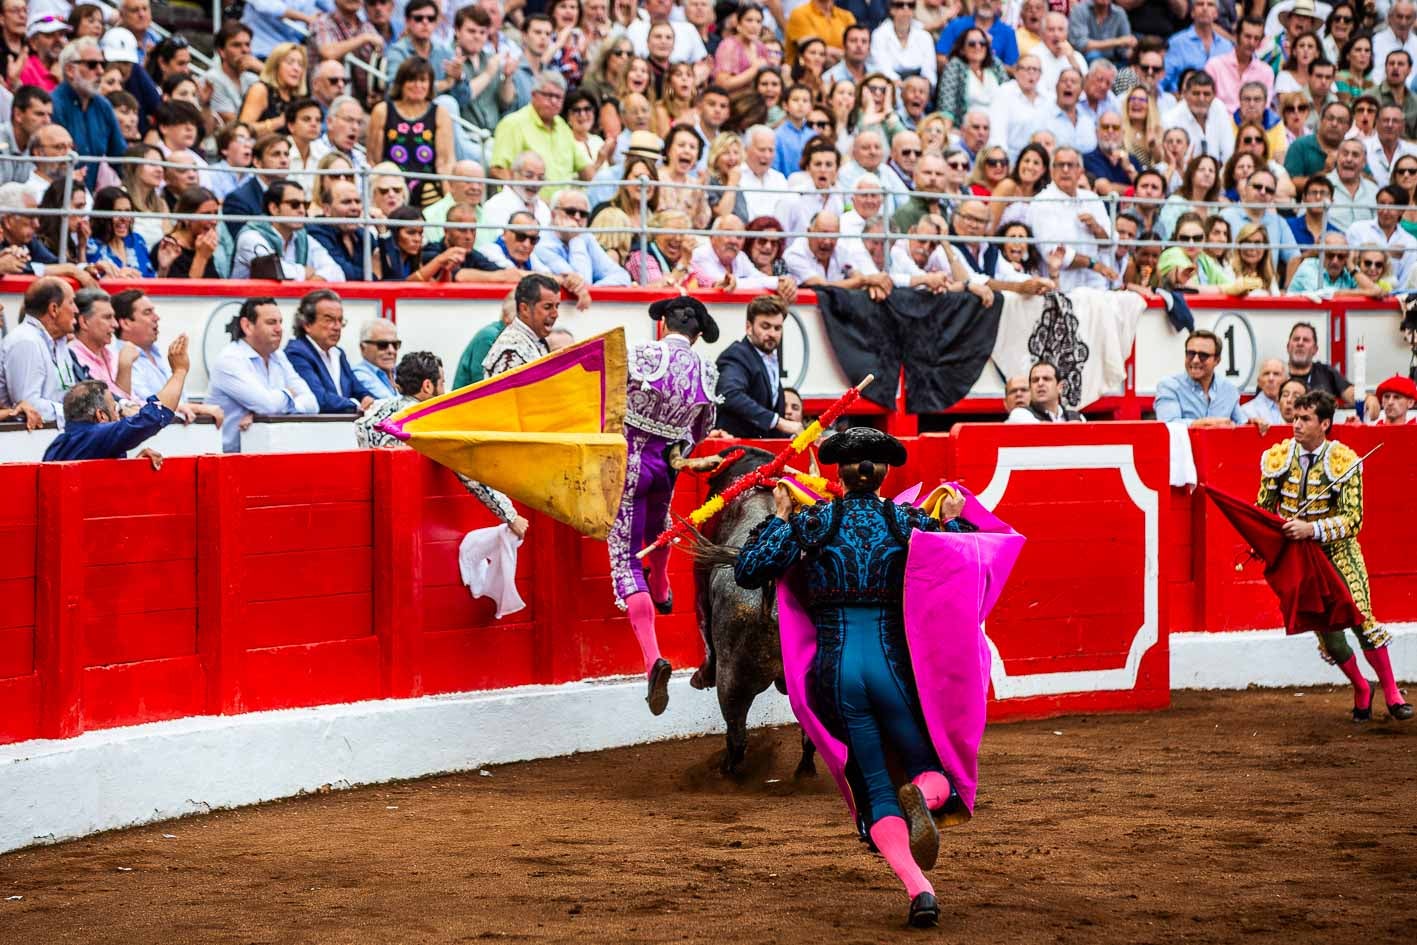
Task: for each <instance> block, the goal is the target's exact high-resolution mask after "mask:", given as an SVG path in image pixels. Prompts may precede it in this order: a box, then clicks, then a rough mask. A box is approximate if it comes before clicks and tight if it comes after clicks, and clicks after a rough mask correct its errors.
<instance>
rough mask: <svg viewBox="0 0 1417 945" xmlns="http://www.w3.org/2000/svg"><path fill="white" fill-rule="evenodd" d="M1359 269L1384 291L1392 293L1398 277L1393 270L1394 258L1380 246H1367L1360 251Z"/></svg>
mask: <svg viewBox="0 0 1417 945" xmlns="http://www.w3.org/2000/svg"><path fill="white" fill-rule="evenodd" d="M1358 271H1359V272H1361V273H1362V274H1363V275H1365V276H1367V277H1368V278H1369V279H1370V280H1371V281H1372V283H1373V284H1374V285H1375V286H1377V288H1379V289H1381V290H1382V291H1383V292H1384V293H1388V294H1390V293H1391V292H1392V290H1393V289H1394V288H1395V287H1396V283H1397V279H1396V277H1395V276H1394V275H1393V271H1392V259H1391V258H1389V256H1388V254H1387V252H1386V250H1384V249H1383V248H1382V247H1380V246H1365V247H1363V248H1362V249H1360V250H1359V251H1358Z"/></svg>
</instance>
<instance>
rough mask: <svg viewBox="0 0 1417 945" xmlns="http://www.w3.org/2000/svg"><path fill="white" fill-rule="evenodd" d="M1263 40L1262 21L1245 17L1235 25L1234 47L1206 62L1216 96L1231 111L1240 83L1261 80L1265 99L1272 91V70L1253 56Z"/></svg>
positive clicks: (1237, 97) (1206, 69)
mask: <svg viewBox="0 0 1417 945" xmlns="http://www.w3.org/2000/svg"><path fill="white" fill-rule="evenodd" d="M1263 42H1264V21H1263V20H1257V19H1255V18H1254V17H1250V16H1247V17H1244V18H1243V19H1241V20H1240V23H1239V25H1238V26H1237V27H1236V33H1235V48H1234V49H1232V50H1230V52H1227V53H1221V54H1220V55H1219V56H1213V57H1211V59H1210V60H1209V61H1207V62H1206V64H1205V71H1206V72H1207V73H1209V75H1210V77H1211V78H1212V79H1214V80H1215V97H1216V98H1217V99H1219V100H1220V101H1221V102H1222V103H1223V104H1224V105H1225V107H1226V108H1228V109H1230V110H1231V111H1232V112H1233V111H1234V110H1235V109H1237V108H1239V107H1240V86H1242V85H1244V84H1245V83H1246V82H1260V83H1263V84H1264V88H1265V97H1266V100H1268V98H1269V96H1270V95H1272V94H1273V93H1274V73H1273V72H1272V71H1271V70H1270V68H1269V66H1267V65H1265V64H1264V63H1263V62H1261V61H1260V60H1259V57H1257V56H1256V55H1255V53H1256V52H1258V51H1259V48H1260V45H1261V44H1262V43H1263Z"/></svg>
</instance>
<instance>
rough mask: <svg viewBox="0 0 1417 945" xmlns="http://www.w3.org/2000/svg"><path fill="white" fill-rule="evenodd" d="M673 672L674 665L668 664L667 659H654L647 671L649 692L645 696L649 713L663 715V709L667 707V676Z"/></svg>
mask: <svg viewBox="0 0 1417 945" xmlns="http://www.w3.org/2000/svg"><path fill="white" fill-rule="evenodd" d="M673 673H674V667H672V666H670V665H669V660H666V659H657V660H655V661H654V668H652V669H651V670H650V671H649V694H648V695H646V696H645V702H647V703H649V711H650V714H651V715H663V714H664V710H665V709H667V708H669V677H670V676H671V675H673Z"/></svg>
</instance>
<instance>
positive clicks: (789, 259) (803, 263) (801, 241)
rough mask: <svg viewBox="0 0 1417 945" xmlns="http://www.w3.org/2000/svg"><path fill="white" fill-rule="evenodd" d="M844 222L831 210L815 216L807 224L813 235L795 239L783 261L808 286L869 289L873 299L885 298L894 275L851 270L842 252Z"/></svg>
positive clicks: (799, 281) (809, 231)
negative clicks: (840, 236) (854, 272)
mask: <svg viewBox="0 0 1417 945" xmlns="http://www.w3.org/2000/svg"><path fill="white" fill-rule="evenodd" d="M840 226H841V223H840V221H839V220H838V219H837V215H836V214H835V213H832V212H831V211H829V210H823V211H822V212H821V213H819V214H817V215H816V216H815V217H813V218H812V222H811V223H810V224H808V227H807V232H808V233H809V234H811V235H809V236H802V237H798V238H797V239H795V240H793V241H792V242H791V243H789V244H788V246H787V252H786V253H784V254H783V257H782V261H783V262H784V263H786V264H787V271H788V272H790V273H791V274H792V277H793V278H794V279H796V280H797V283H798V284H799V285H801V286H804V287H806V288H811V287H812V286H816V285H826V286H832V287H835V288H840V289H865V290H866V291H867V292H868V293H869V294H870V296H871V298H872V300H873V301H877V302H879V301H882V300H883V299H885V297H886V296H887V295H889V294H890V291H891V288H892V287H893V286H892V282H891V278H890V276H887V275H885V274H884V273H875V274H870V275H866V274H861V275H851V274H850V273H848V272H847V269H846V260H844V259H843V258H842V254H841V253H839V252H838V246H837V243H838V239H837V234H838V233H839V232H840Z"/></svg>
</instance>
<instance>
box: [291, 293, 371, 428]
mask: <svg viewBox="0 0 1417 945" xmlns="http://www.w3.org/2000/svg"><path fill="white" fill-rule="evenodd" d="M345 324H346V322H345V319H344V303H343V302H341V301H340V297H339V295H337V294H336V293H335V292H334V290H333V289H316V290H314V291H313V292H309V293H306V295H305V297H304V298H302V299H301V300H300V305H299V307H297V308H296V310H295V337H294V338H292V339H290V342H289V343H288V344H287V345H286V346H285V356H286V359H287V360H289V361H290V366H291V367H293V368H295V373H296V374H299V375H300V377H301V379H302V380H304V381H305V383H306V385H307V386H308V387H309V388H310V392H311V393H313V394H314V395H315V401H316V402H317V403H318V404H319V405H320V413H363V412H364V411H365V410H367V409H368V408H369V405H370V404H372V403H373V402H374V401H376V400H378V399H379V398H378V397H377V396H376V395H375V393H374V392H373V391H372V390H370V389H369V388H368V387H366V386H365V385H364V382H363V381H361V380H360V379H359V378H358V376H356V375H355V373H354V369H353V368H352V367H350V366H349V358H347V357H346V356H345V353H344V349H342V348H341V347H340V346H339V340H340V337H341V336H342V335H343V334H344V326H345ZM395 353H397V348H396V349H395Z"/></svg>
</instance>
